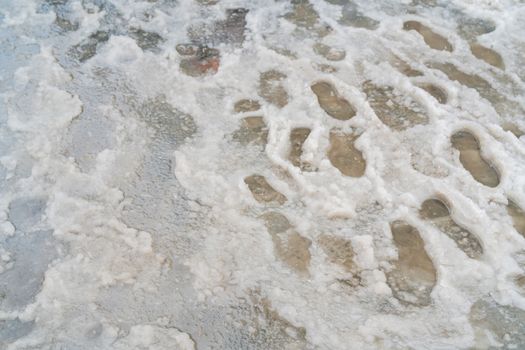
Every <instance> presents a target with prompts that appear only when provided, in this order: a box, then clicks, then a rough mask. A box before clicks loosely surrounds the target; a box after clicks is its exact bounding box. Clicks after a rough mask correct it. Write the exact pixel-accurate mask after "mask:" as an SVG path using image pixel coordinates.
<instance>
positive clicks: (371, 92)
mask: <svg viewBox="0 0 525 350" xmlns="http://www.w3.org/2000/svg"><path fill="white" fill-rule="evenodd" d="M363 91H364V92H365V94H366V95H367V99H368V103H369V104H370V107H372V109H373V110H374V112H375V113H376V115H377V117H378V118H379V119H380V120H381V121H382V122H383V124H385V125H386V126H388V127H389V128H391V129H392V130H396V131H402V130H406V129H409V128H411V127H413V126H416V125H419V124H426V123H427V122H428V117H427V116H426V115H425V114H423V107H422V106H420V105H419V104H418V103H417V102H416V101H414V100H412V99H408V98H407V96H399V95H397V94H395V93H394V89H393V88H391V87H389V86H377V85H375V84H373V83H372V82H370V81H366V82H365V83H363Z"/></svg>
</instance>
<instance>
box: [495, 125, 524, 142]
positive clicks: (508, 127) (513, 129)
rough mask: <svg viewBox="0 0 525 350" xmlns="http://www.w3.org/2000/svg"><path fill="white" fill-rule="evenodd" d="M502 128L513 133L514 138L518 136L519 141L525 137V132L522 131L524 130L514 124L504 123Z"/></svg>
mask: <svg viewBox="0 0 525 350" xmlns="http://www.w3.org/2000/svg"><path fill="white" fill-rule="evenodd" d="M501 127H502V128H503V130H505V131H510V132H511V133H513V134H514V136H516V138H518V139H519V138H520V137H522V136H523V135H525V132H524V131H522V130H521V129H520V127H519V126H517V125H516V124H514V123H509V122H506V123H504V124H503V125H502V126H501Z"/></svg>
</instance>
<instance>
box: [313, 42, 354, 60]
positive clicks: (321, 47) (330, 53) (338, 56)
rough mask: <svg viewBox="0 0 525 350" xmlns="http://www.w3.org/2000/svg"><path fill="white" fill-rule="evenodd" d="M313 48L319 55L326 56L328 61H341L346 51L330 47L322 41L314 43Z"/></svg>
mask: <svg viewBox="0 0 525 350" xmlns="http://www.w3.org/2000/svg"><path fill="white" fill-rule="evenodd" d="M313 50H314V52H315V53H316V54H318V55H319V56H322V57H324V58H326V59H327V60H329V61H342V60H344V58H345V57H346V51H345V50H343V49H338V48H335V47H331V46H328V45H325V44H322V43H316V44H314V46H313Z"/></svg>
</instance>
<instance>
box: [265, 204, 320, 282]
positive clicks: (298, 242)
mask: <svg viewBox="0 0 525 350" xmlns="http://www.w3.org/2000/svg"><path fill="white" fill-rule="evenodd" d="M261 217H262V219H263V220H264V223H265V226H266V229H267V230H268V233H269V234H270V235H271V236H272V241H273V244H274V248H275V252H276V254H277V257H278V258H279V259H280V260H282V261H283V262H284V263H285V264H286V265H288V266H289V267H290V268H292V269H293V270H295V271H296V272H297V273H299V274H302V275H306V274H308V266H309V265H310V258H311V255H310V245H311V244H312V242H311V241H310V240H309V239H308V238H305V237H303V236H301V235H300V234H299V233H297V232H296V231H295V230H294V229H293V227H292V225H291V224H290V222H289V221H288V219H287V218H286V216H284V215H282V214H280V213H277V212H273V211H272V212H268V213H265V214H263V215H262V216H261Z"/></svg>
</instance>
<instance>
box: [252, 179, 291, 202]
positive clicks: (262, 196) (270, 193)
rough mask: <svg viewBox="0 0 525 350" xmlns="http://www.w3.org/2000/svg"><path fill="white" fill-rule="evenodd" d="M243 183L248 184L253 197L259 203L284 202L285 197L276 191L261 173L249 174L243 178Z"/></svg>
mask: <svg viewBox="0 0 525 350" xmlns="http://www.w3.org/2000/svg"><path fill="white" fill-rule="evenodd" d="M244 183H245V184H246V185H248V188H249V189H250V192H251V193H252V195H253V198H255V200H256V201H257V202H259V203H278V204H284V203H285V202H286V197H285V196H284V195H283V194H282V193H280V192H277V191H276V190H275V189H274V188H273V187H272V186H271V185H270V184H269V183H268V181H266V178H265V177H264V176H262V175H256V174H254V175H250V176H247V177H245V178H244Z"/></svg>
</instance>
